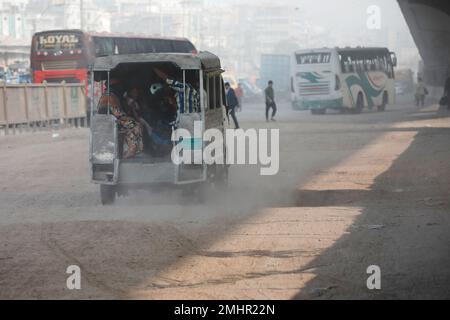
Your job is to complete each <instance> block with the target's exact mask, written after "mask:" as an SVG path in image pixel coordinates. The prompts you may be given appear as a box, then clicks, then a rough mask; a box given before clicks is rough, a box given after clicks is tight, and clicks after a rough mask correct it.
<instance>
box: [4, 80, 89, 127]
mask: <svg viewBox="0 0 450 320" xmlns="http://www.w3.org/2000/svg"><path fill="white" fill-rule="evenodd" d="M86 108H87V101H86V93H85V86H84V84H64V83H62V84H14V85H9V84H8V85H6V84H4V85H3V86H0V131H4V134H5V135H7V134H9V133H11V132H12V133H13V134H14V133H16V132H17V131H19V132H21V131H23V130H26V131H27V130H33V131H34V130H41V129H46V128H51V127H55V126H56V127H65V126H73V125H75V126H85V125H87V121H86V116H87V109H86Z"/></svg>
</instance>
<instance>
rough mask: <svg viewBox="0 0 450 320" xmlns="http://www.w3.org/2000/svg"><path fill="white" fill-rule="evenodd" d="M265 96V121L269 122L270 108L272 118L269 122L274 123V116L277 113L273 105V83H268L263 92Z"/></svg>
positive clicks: (274, 104)
mask: <svg viewBox="0 0 450 320" xmlns="http://www.w3.org/2000/svg"><path fill="white" fill-rule="evenodd" d="M264 94H265V96H266V121H267V122H269V110H270V109H271V108H272V117H271V118H270V120H272V121H275V114H276V113H277V105H276V103H275V93H274V91H273V81H272V80H270V81H269V82H268V86H267V88H266V89H265V90H264Z"/></svg>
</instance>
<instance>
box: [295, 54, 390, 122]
mask: <svg viewBox="0 0 450 320" xmlns="http://www.w3.org/2000/svg"><path fill="white" fill-rule="evenodd" d="M292 59H293V61H292V66H293V67H292V68H291V70H292V75H291V84H292V106H293V108H294V109H299V110H305V109H310V110H311V113H313V114H324V113H325V112H326V110H327V109H339V110H341V111H348V112H351V113H360V112H361V111H362V110H363V109H364V108H369V109H372V108H374V107H377V109H378V111H384V110H385V108H386V105H387V104H393V103H395V84H394V67H395V66H396V65H397V58H396V56H395V54H394V53H393V52H390V51H389V50H388V49H387V48H364V47H357V48H349V47H347V48H334V49H330V48H322V49H310V50H300V51H296V52H295V53H294V54H293V56H292Z"/></svg>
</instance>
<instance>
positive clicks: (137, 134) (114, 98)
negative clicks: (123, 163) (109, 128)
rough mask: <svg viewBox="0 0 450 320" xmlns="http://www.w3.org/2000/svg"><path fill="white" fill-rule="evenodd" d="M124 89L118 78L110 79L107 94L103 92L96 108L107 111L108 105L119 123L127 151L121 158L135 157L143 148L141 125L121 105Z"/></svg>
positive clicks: (101, 111)
mask: <svg viewBox="0 0 450 320" xmlns="http://www.w3.org/2000/svg"><path fill="white" fill-rule="evenodd" d="M123 95H124V90H123V88H122V86H121V83H120V80H119V79H117V78H112V79H111V80H110V92H109V96H108V94H107V93H104V94H103V95H102V96H101V97H100V100H99V102H98V106H97V110H98V111H99V113H107V112H108V106H109V109H110V112H111V114H112V115H113V116H115V117H116V118H117V122H118V124H119V131H120V133H121V134H123V136H124V140H125V144H126V145H127V148H128V149H127V151H126V153H125V154H124V155H123V159H127V158H132V157H135V156H136V155H137V154H139V153H141V152H142V150H143V149H144V146H143V142H142V125H141V124H140V123H139V122H138V121H137V120H136V119H134V118H133V117H130V116H128V115H127V113H126V112H125V110H124V108H123V106H122V99H121V97H123Z"/></svg>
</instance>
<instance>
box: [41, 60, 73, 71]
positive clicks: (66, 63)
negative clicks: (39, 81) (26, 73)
mask: <svg viewBox="0 0 450 320" xmlns="http://www.w3.org/2000/svg"><path fill="white" fill-rule="evenodd" d="M77 67H78V63H77V61H75V60H59V61H44V62H42V70H43V71H48V70H74V69H77Z"/></svg>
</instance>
